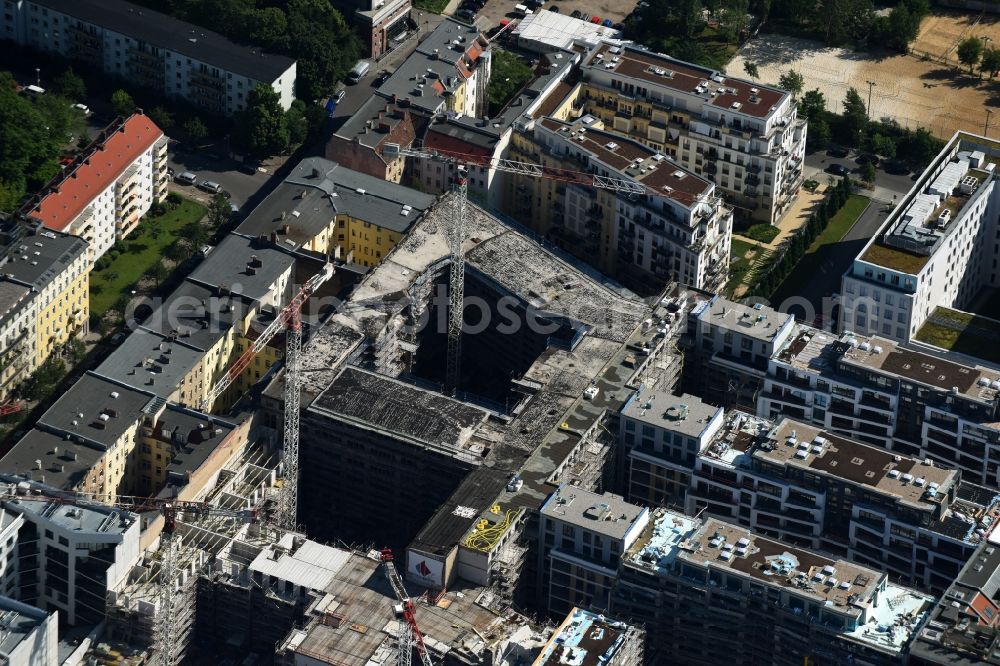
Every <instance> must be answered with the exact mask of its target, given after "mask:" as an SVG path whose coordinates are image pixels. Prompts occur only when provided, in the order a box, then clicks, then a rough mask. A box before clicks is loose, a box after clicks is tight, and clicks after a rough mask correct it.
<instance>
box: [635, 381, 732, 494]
mask: <svg viewBox="0 0 1000 666" xmlns="http://www.w3.org/2000/svg"><path fill="white" fill-rule="evenodd" d="M723 417H724V412H723V409H722V407H716V406H713V405H709V404H707V403H705V402H702V400H701V399H700V398H698V397H697V396H693V395H681V396H679V397H678V396H675V395H672V394H671V393H669V392H667V391H657V390H655V389H646V388H645V387H642V388H640V389H639V390H638V391H635V392H634V393H633V394H632V397H630V398H629V399H628V402H626V403H625V406H624V407H622V409H621V413H620V415H619V418H618V425H619V431H618V441H619V442H620V443H621V446H620V448H619V451H620V454H619V455H620V456H622V458H623V459H622V460H621V462H620V464H619V467H620V468H621V469H622V470H623V473H624V479H623V480H622V481H623V482H624V484H625V488H627V492H628V494H627V497H628V499H629V500H630V501H632V502H639V503H643V504H649V505H652V506H664V505H668V504H677V505H680V502H683V498H684V494H685V491H686V490H687V488H688V486H689V485H690V484H691V470H692V469H693V468H694V466H695V459H696V458H697V457H698V455H699V454H700V453H701V452H702V451H704V450H705V449H706V448H707V447H708V445H709V443H710V442H712V441H713V440H714V439H715V437H716V435H717V434H718V433H719V431H720V430H721V428H722V425H723Z"/></svg>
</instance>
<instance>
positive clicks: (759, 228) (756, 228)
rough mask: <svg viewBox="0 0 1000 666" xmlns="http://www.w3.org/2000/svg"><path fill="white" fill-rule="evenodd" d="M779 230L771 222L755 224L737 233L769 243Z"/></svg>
mask: <svg viewBox="0 0 1000 666" xmlns="http://www.w3.org/2000/svg"><path fill="white" fill-rule="evenodd" d="M780 232H781V230H780V229H778V227H776V226H774V225H773V224H755V225H753V226H752V227H750V228H749V229H746V230H744V231H740V232H737V233H739V235H740V236H746V237H747V238H752V239H753V240H755V241H760V242H761V243H770V242H771V241H773V240H774V237H775V236H777V235H778V234H779V233H780Z"/></svg>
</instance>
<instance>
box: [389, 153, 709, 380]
mask: <svg viewBox="0 0 1000 666" xmlns="http://www.w3.org/2000/svg"><path fill="white" fill-rule="evenodd" d="M382 154H383V156H384V157H385V158H386V159H389V160H392V159H395V158H397V157H414V158H417V159H425V160H432V161H436V162H445V163H448V164H453V165H455V167H456V169H457V171H458V174H457V177H456V179H455V190H456V192H457V193H458V196H456V197H455V198H454V199H455V200H454V202H453V207H452V211H451V214H450V215H449V217H448V219H447V220H446V223H445V224H446V231H445V235H446V238H447V240H448V251H449V253H450V254H451V270H450V272H449V275H448V307H449V308H450V309H449V312H448V355H447V363H446V366H445V380H444V388H445V392H446V393H454V391H455V390H456V389H457V388H458V380H459V376H460V373H461V361H462V325H463V321H464V320H463V312H464V310H463V303H464V301H465V255H464V254H463V253H462V242H463V241H464V240H465V211H466V202H467V201H468V169H469V167H470V166H476V167H480V168H484V169H494V170H496V171H501V172H504V173H513V174H517V175H520V176H528V177H531V178H545V179H550V180H558V181H562V182H565V183H571V184H575V185H582V186H584V187H592V188H595V189H599V190H608V191H611V192H619V193H622V194H626V195H632V196H639V195H653V196H663V195H664V193H663V192H660V191H658V190H656V189H655V188H652V187H649V186H647V185H644V184H643V183H641V182H638V181H634V180H626V179H624V178H612V177H610V176H602V175H600V174H597V173H590V172H588V171H574V170H572V169H562V168H557V167H548V166H544V165H541V164H535V163H534V162H525V161H520V160H509V159H503V158H496V157H484V156H482V155H470V154H467V153H459V152H455V151H447V150H438V149H434V150H426V149H421V148H405V147H403V146H400V145H399V144H398V143H387V144H385V146H384V147H383V149H382ZM670 197H671V198H673V199H677V200H682V201H687V202H688V203H691V204H705V205H707V206H710V207H712V208H713V209H714V208H716V207H718V206H719V205H720V204H721V202H722V199H721V198H719V197H717V196H706V195H700V194H698V195H694V194H688V193H686V192H681V191H679V190H673V191H671V192H670Z"/></svg>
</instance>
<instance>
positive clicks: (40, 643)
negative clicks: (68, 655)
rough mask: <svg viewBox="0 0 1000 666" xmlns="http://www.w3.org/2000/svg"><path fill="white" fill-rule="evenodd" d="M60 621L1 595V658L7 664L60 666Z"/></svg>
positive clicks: (52, 614) (10, 665)
mask: <svg viewBox="0 0 1000 666" xmlns="http://www.w3.org/2000/svg"><path fill="white" fill-rule="evenodd" d="M58 629H59V622H58V616H57V615H56V613H48V612H46V611H43V610H41V609H40V608H35V607H34V606H30V605H28V604H24V603H21V602H20V601H17V600H15V599H12V598H10V597H7V596H0V659H2V660H3V663H4V666H57V664H60V663H63V662H62V660H60V658H59V631H58Z"/></svg>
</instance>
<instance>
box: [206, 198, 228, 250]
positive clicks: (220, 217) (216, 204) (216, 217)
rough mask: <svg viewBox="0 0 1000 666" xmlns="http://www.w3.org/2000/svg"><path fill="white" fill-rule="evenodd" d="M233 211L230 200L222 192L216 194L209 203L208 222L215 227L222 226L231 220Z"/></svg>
mask: <svg viewBox="0 0 1000 666" xmlns="http://www.w3.org/2000/svg"><path fill="white" fill-rule="evenodd" d="M231 212H232V209H231V208H230V207H229V200H228V199H226V197H224V196H222V195H221V194H216V195H215V196H214V197H212V201H211V202H210V203H209V204H208V224H209V225H210V226H212V227H213V228H218V227H221V226H222V225H223V224H225V223H226V221H227V220H229V216H230V214H231ZM199 226H201V225H199ZM199 245H200V243H199Z"/></svg>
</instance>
